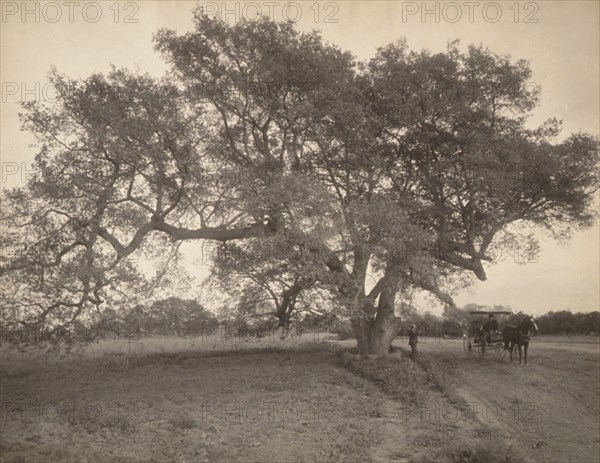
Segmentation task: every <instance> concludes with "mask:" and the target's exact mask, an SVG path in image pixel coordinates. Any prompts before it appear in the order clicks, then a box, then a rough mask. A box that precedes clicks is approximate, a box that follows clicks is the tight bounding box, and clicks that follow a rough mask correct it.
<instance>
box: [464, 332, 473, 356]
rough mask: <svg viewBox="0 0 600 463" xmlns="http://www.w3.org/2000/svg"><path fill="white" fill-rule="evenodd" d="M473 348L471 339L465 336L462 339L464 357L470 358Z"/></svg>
mask: <svg viewBox="0 0 600 463" xmlns="http://www.w3.org/2000/svg"><path fill="white" fill-rule="evenodd" d="M473 347H474V346H473V341H472V339H471V338H470V337H469V336H465V337H464V338H463V350H464V351H465V355H466V356H467V357H471V356H472V355H473V353H474V351H473Z"/></svg>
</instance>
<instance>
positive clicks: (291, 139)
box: [1, 9, 598, 354]
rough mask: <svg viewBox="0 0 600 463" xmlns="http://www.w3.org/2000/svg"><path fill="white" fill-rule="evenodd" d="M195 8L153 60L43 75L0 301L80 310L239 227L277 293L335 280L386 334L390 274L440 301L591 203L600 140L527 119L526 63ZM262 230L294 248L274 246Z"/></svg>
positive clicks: (44, 313)
mask: <svg viewBox="0 0 600 463" xmlns="http://www.w3.org/2000/svg"><path fill="white" fill-rule="evenodd" d="M194 24H195V28H194V30H193V31H192V32H189V33H186V34H183V35H177V34H176V33H175V32H173V31H167V30H162V31H160V32H159V33H157V35H156V36H155V44H156V48H157V50H159V51H160V52H161V53H162V54H163V55H164V56H165V58H166V59H167V61H168V62H169V63H170V65H171V69H172V70H171V72H170V74H169V75H168V76H167V77H165V78H163V79H155V78H152V77H150V76H147V75H135V74H131V73H129V72H127V71H125V70H113V71H112V72H111V73H109V74H108V75H100V74H98V75H93V76H91V77H90V78H88V79H86V80H84V81H79V82H77V81H73V80H70V79H68V78H66V77H64V76H60V75H58V74H56V73H55V74H54V75H53V77H52V79H53V84H54V85H55V86H56V88H57V91H58V102H57V103H56V104H54V105H50V106H48V105H46V106H44V105H38V104H32V103H30V104H27V105H26V107H25V112H24V114H23V121H24V126H25V128H26V129H28V130H31V131H32V132H34V133H35V134H36V135H37V137H38V140H39V152H38V155H37V157H36V166H37V168H38V169H39V171H40V173H41V175H40V176H39V177H36V178H34V179H32V180H31V181H30V182H29V184H28V185H27V186H26V187H25V188H21V189H15V190H11V191H8V192H5V194H4V198H3V203H4V204H3V206H4V207H3V212H2V214H3V216H2V220H3V225H4V226H5V227H7V231H8V232H7V233H5V234H4V236H3V241H4V242H3V243H2V244H4V245H7V244H11V243H12V244H13V245H14V244H16V243H26V244H27V248H26V251H25V252H22V253H19V255H17V256H16V257H15V256H13V257H12V258H6V257H4V258H3V262H2V269H1V276H2V279H3V280H4V281H3V287H7V285H5V284H4V283H11V288H17V287H20V288H21V289H22V291H16V290H14V289H13V290H11V293H10V294H9V293H7V292H5V293H4V294H3V299H5V300H4V301H3V311H4V313H3V316H5V317H6V316H10V318H11V320H14V321H17V320H18V321H25V322H27V321H31V320H37V319H40V318H41V319H42V320H54V322H55V323H63V324H64V323H72V321H73V320H75V319H76V318H77V317H79V316H81V314H82V313H85V312H86V310H88V309H90V308H94V307H95V308H98V307H99V306H101V304H103V303H105V301H106V300H107V298H111V297H114V295H115V294H118V292H119V291H122V290H123V288H122V286H123V285H124V284H127V283H130V284H135V283H136V281H137V280H138V278H139V275H137V273H136V268H135V265H133V264H132V263H131V262H130V261H129V260H128V257H129V256H131V255H132V254H133V253H134V252H135V251H137V250H142V251H145V252H147V253H160V252H161V251H162V250H164V249H168V248H169V247H170V246H173V244H176V243H179V242H181V241H184V240H217V241H221V242H231V241H236V242H238V243H243V242H245V243H248V242H249V243H252V246H253V247H252V248H251V249H254V251H252V252H253V253H254V255H255V260H254V261H252V262H251V263H248V261H247V260H244V262H243V266H242V262H241V261H240V269H239V270H240V271H243V272H245V273H246V274H248V273H253V274H254V275H258V276H259V281H262V282H263V283H264V282H265V281H267V282H268V279H269V278H271V279H275V280H276V279H277V278H280V277H281V275H283V280H280V282H281V281H284V280H285V281H284V285H283V286H282V287H281V291H282V292H280V294H279V295H280V296H282V297H283V296H285V295H286V294H287V295H288V296H290V294H291V293H289V292H288V293H285V291H287V290H290V288H294V289H293V292H296V293H295V294H296V295H295V296H294V298H297V297H298V294H301V292H302V291H310V290H311V288H313V287H315V285H317V286H318V287H319V288H327V289H328V290H330V291H331V292H332V294H333V295H334V296H335V297H336V300H337V303H338V304H339V305H341V306H342V307H344V308H345V310H346V311H347V313H348V314H349V316H350V317H351V318H352V320H353V326H354V329H355V332H356V334H357V340H358V347H359V350H360V352H362V353H376V354H380V353H385V352H387V349H388V347H389V344H390V342H391V340H392V338H393V336H394V334H395V326H396V324H395V316H394V301H395V298H396V295H397V294H398V291H401V290H406V289H407V288H419V289H423V290H425V291H429V292H431V293H432V294H434V295H436V296H437V297H438V298H440V299H441V300H442V301H444V302H445V303H446V304H449V305H452V304H453V302H452V298H451V297H450V295H449V293H448V290H449V289H452V287H453V286H454V285H456V284H461V283H462V282H463V281H464V279H465V278H466V276H467V275H473V276H474V277H476V278H478V279H480V280H484V279H485V278H486V276H485V269H484V263H485V262H486V261H488V262H489V261H491V260H492V258H491V256H490V250H491V249H492V247H493V246H494V244H495V243H496V241H497V237H498V236H499V235H500V234H501V235H502V236H506V230H507V227H509V226H510V225H511V224H514V223H521V222H527V223H530V224H532V225H536V226H541V227H546V228H548V229H550V230H552V231H553V232H554V233H556V234H557V235H559V236H566V235H568V233H569V232H570V230H572V229H576V228H579V227H586V226H589V225H591V224H592V222H593V219H594V215H593V213H592V208H591V206H592V202H593V199H594V192H595V191H596V189H597V185H598V177H597V140H596V139H595V138H593V137H591V136H589V135H585V134H575V135H572V136H570V137H568V138H567V139H566V140H565V141H563V142H560V143H559V142H556V141H555V137H556V135H557V134H558V132H559V124H558V123H557V122H556V121H549V122H548V123H546V124H545V125H543V126H542V127H541V128H539V129H536V130H530V129H528V128H527V126H526V118H527V115H528V114H529V113H530V111H531V110H532V109H533V108H534V107H535V105H536V103H537V101H538V97H539V92H538V91H537V90H538V89H537V88H536V87H535V86H531V85H529V83H528V79H530V77H531V71H530V69H529V67H528V64H527V63H526V62H524V61H518V62H512V61H511V60H510V58H508V57H502V56H497V55H495V54H494V53H492V52H490V51H489V50H487V49H485V48H483V47H470V48H469V49H468V51H467V52H464V53H462V52H460V50H459V48H458V45H457V44H450V45H449V47H448V51H447V52H445V53H437V54H433V53H430V52H427V51H423V52H413V51H410V50H409V49H408V47H407V45H406V43H405V42H403V41H399V42H397V43H394V44H391V45H389V46H386V47H383V48H381V49H379V50H378V51H377V53H376V55H375V56H374V58H373V59H372V60H370V61H369V62H368V63H359V62H357V61H356V60H355V59H354V57H353V56H352V55H351V54H350V53H348V52H344V51H342V50H340V49H339V48H337V47H335V46H333V45H331V44H328V43H325V42H324V41H323V40H322V39H321V37H320V36H319V34H318V33H316V32H312V33H301V32H298V31H297V30H295V29H294V27H293V26H292V25H291V24H289V23H282V24H278V23H274V22H270V21H268V20H266V19H265V20H260V21H251V22H249V21H242V22H240V23H237V24H235V25H228V24H226V23H224V22H221V21H219V20H216V19H210V18H208V17H206V16H203V15H202V12H201V10H200V9H198V10H196V11H195V14H194ZM232 173H233V174H234V175H230V174H232ZM236 173H238V174H239V175H237V174H236ZM522 239H526V240H528V241H530V243H529V245H530V246H531V249H535V242H534V241H533V238H532V237H523V238H522ZM242 240H243V241H242ZM261 243H262V244H263V245H264V243H275V244H276V245H277V246H278V247H279V248H278V249H287V250H289V252H284V253H277V257H276V259H277V262H274V263H272V264H269V265H265V262H264V259H263V258H261V257H260V256H258V257H257V256H256V249H260V245H261ZM257 246H258V248H257ZM24 249H25V248H24ZM298 252H302V253H303V255H310V256H311V259H310V262H309V263H307V262H305V261H302V260H300V261H299V260H298V258H297V256H298ZM251 254H252V253H251ZM315 256H316V257H315ZM270 258H272V256H270ZM242 267H243V268H242ZM277 268H281V269H282V274H281V275H279V276H278V275H276V274H275V273H273V272H274V269H277ZM224 269H226V266H225V267H223V266H221V268H220V270H224ZM234 271H235V269H231V272H232V274H233V272H234ZM256 272H258V273H256ZM368 272H373V273H374V274H375V275H377V281H376V282H375V284H374V285H373V287H371V288H370V289H367V286H366V276H367V273H368ZM25 288H27V291H28V292H27V293H26V295H25ZM29 289H31V291H29ZM290 297H291V296H290ZM290 297H288V300H290ZM294 300H295V299H294Z"/></svg>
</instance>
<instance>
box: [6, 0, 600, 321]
mask: <svg viewBox="0 0 600 463" xmlns="http://www.w3.org/2000/svg"><path fill="white" fill-rule="evenodd" d="M196 3H201V4H203V5H204V6H205V8H206V9H207V11H210V12H218V13H221V14H222V13H224V12H229V13H228V16H227V19H228V20H230V21H234V20H236V18H240V17H241V16H242V15H245V16H246V17H248V19H251V17H252V16H254V15H255V14H256V11H257V7H258V8H260V9H261V11H262V13H263V14H270V15H271V17H272V18H273V19H276V20H283V19H290V20H296V22H297V25H298V27H299V28H300V29H302V30H310V29H314V28H317V29H320V30H321V31H322V33H323V36H324V38H325V39H326V40H328V41H330V42H332V43H335V44H337V45H338V46H340V47H341V48H342V49H346V50H350V51H351V52H352V53H354V54H355V55H356V56H357V57H358V58H360V59H368V58H369V57H371V56H373V54H374V53H375V50H376V48H377V47H379V46H383V45H386V44H388V43H390V42H392V41H394V40H397V39H399V38H400V37H406V39H407V40H408V44H409V46H410V47H411V48H412V49H416V50H419V49H422V48H428V49H430V50H432V51H443V50H445V48H446V43H447V42H448V41H449V40H453V39H460V40H461V44H462V46H463V47H466V46H467V45H468V44H471V43H475V44H479V43H483V44H484V45H486V46H488V47H489V48H490V49H491V50H493V51H494V52H496V53H500V54H506V53H507V54H510V55H511V56H512V57H513V58H514V59H521V58H525V59H528V60H530V63H531V67H532V70H533V78H532V81H534V82H535V83H536V84H539V85H540V86H541V88H542V101H541V104H540V106H539V107H538V108H536V109H535V110H534V113H533V118H532V120H531V122H530V123H531V125H537V124H539V123H540V122H542V121H544V120H546V119H548V118H549V117H553V116H555V117H557V118H559V119H562V120H563V121H564V131H563V136H566V135H568V134H569V133H571V132H578V131H584V132H588V133H591V134H594V135H598V134H600V115H599V108H600V96H599V80H598V79H599V75H600V73H599V57H600V49H599V47H600V36H599V29H600V23H599V18H600V11H599V5H600V3H599V2H597V1H581V2H579V1H538V2H519V3H517V4H516V5H517V7H515V2H513V1H510V2H498V3H494V2H487V1H481V2H474V3H473V2H460V1H459V2H425V3H423V2H421V1H419V2H401V1H389V2H384V1H381V2H377V1H368V2H367V1H341V2H327V1H321V2H320V3H316V2H314V1H307V2H303V1H300V2H286V1H281V2H277V1H273V2H268V1H267V2H261V1H257V2H227V3H226V4H224V3H223V2H220V1H219V2H175V1H168V2H166V1H165V2H155V1H142V2H119V3H116V2H114V1H108V2H102V1H101V2H87V1H81V2H75V4H74V5H72V6H70V5H69V2H61V1H57V2H33V1H32V2H26V7H25V9H26V10H27V11H24V7H23V2H21V1H18V2H17V1H2V2H1V7H2V9H1V10H2V18H1V20H0V21H1V22H0V28H1V32H0V44H1V66H0V76H1V79H0V80H1V82H2V106H1V114H0V116H1V143H0V155H1V158H2V168H3V170H2V179H1V180H2V185H3V186H14V185H16V184H18V183H19V182H20V181H21V179H22V177H23V176H22V175H20V174H22V172H17V173H13V171H14V166H15V165H16V166H19V169H20V163H22V162H25V163H30V162H31V161H32V160H33V155H34V150H33V149H32V148H30V147H29V146H28V145H29V144H30V143H32V142H33V140H32V138H31V136H30V135H29V134H27V133H23V132H20V131H19V121H18V111H19V105H18V102H19V101H23V100H32V99H50V100H51V99H52V98H53V94H52V88H51V87H49V86H48V85H47V74H48V72H49V70H50V68H51V67H52V66H56V68H57V69H58V71H59V72H60V73H64V74H66V75H67V76H69V77H72V78H77V77H82V78H84V77H87V76H88V75H89V74H91V73H93V72H96V71H101V72H106V71H108V70H109V68H110V64H114V65H115V66H117V67H128V68H130V69H134V70H139V71H141V72H149V73H151V74H153V75H157V76H159V75H162V74H163V73H164V71H165V70H166V67H165V65H164V63H163V61H162V60H161V58H160V56H159V55H158V54H157V53H155V52H154V51H153V47H152V41H151V37H152V34H153V33H154V32H155V31H156V30H157V29H159V28H160V27H167V28H173V29H176V30H177V31H178V32H180V33H182V32H184V31H186V30H189V29H190V28H191V9H192V7H193V6H194V5H195V4H196ZM423 13H426V14H425V15H423ZM9 163H11V164H9ZM14 163H17V164H14ZM598 231H599V230H598V225H597V224H596V226H595V227H594V228H593V229H591V230H589V231H586V232H582V233H578V234H577V235H575V237H574V239H573V240H572V241H570V242H569V243H567V244H566V245H559V244H557V243H554V242H553V241H552V240H550V239H548V238H546V237H544V236H543V235H540V237H541V238H540V243H541V252H540V254H539V256H538V262H536V263H530V264H525V265H517V264H516V263H514V259H512V258H508V259H506V260H505V261H504V262H503V263H501V264H499V265H497V266H494V267H487V268H486V270H487V274H488V281H486V282H478V283H477V284H475V285H474V286H473V287H472V288H471V289H470V290H468V291H464V292H463V293H461V294H458V295H456V297H455V300H456V302H457V303H458V304H459V305H462V304H466V303H469V302H474V303H479V304H487V305H497V304H502V305H508V306H511V307H513V308H514V309H517V310H524V311H526V312H529V313H532V314H536V315H539V314H542V313H544V312H546V311H548V310H561V309H567V308H570V309H571V310H573V311H590V310H598V308H599V306H600V301H599V297H600V296H599V294H600V286H599V281H600V278H599V273H600V249H599V239H598ZM195 271H196V273H197V274H199V275H201V274H204V272H205V269H203V268H196V269H195ZM419 307H420V308H421V309H427V308H432V309H433V311H434V312H439V307H437V308H436V307H433V306H431V307H427V306H426V304H425V303H424V302H420V303H419Z"/></svg>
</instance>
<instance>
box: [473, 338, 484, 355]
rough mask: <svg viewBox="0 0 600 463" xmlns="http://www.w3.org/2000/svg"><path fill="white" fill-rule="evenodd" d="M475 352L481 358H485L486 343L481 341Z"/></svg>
mask: <svg viewBox="0 0 600 463" xmlns="http://www.w3.org/2000/svg"><path fill="white" fill-rule="evenodd" d="M475 351H476V352H477V355H479V357H483V356H484V355H485V341H484V340H481V341H480V342H478V343H477V344H475Z"/></svg>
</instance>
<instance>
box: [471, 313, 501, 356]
mask: <svg viewBox="0 0 600 463" xmlns="http://www.w3.org/2000/svg"><path fill="white" fill-rule="evenodd" d="M469 313H470V314H471V321H470V323H469V325H468V326H467V332H466V333H465V334H464V335H463V348H464V351H465V354H466V355H467V356H468V357H471V356H477V355H478V356H483V355H485V354H486V352H493V353H494V354H496V355H498V356H501V357H504V356H505V355H506V350H505V349H504V339H503V337H502V333H501V332H500V330H499V325H498V320H496V316H498V315H512V312H510V311H506V310H504V311H500V310H499V311H486V310H472V311H471V312H469Z"/></svg>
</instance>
